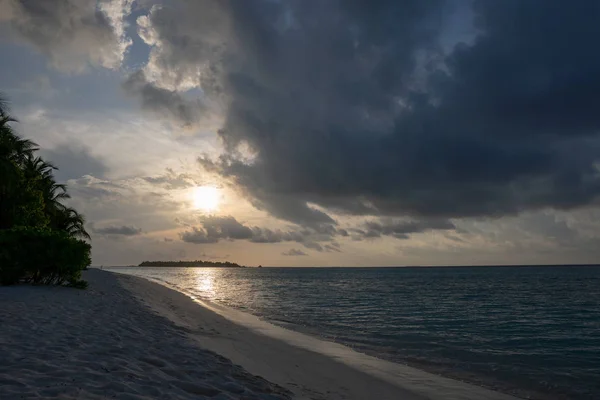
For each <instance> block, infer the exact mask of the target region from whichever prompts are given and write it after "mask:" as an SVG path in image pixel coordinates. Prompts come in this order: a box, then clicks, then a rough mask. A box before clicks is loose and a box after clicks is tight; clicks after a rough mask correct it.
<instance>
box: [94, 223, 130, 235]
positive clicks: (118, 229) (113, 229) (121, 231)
mask: <svg viewBox="0 0 600 400" xmlns="http://www.w3.org/2000/svg"><path fill="white" fill-rule="evenodd" d="M92 232H94V233H96V234H99V235H120V236H136V235H139V234H141V233H142V230H141V229H140V228H136V227H135V226H127V225H122V226H117V225H110V226H106V227H104V228H96V227H92Z"/></svg>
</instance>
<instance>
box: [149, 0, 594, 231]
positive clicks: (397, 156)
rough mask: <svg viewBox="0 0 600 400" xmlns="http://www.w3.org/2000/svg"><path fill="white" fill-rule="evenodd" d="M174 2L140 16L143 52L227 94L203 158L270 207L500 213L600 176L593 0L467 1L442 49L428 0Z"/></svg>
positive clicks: (427, 215) (589, 188) (589, 185)
mask: <svg viewBox="0 0 600 400" xmlns="http://www.w3.org/2000/svg"><path fill="white" fill-rule="evenodd" d="M178 4H179V6H180V7H179V8H176V7H173V8H169V9H168V10H166V9H165V10H164V11H163V10H162V9H160V10H159V9H156V10H155V11H154V12H153V13H152V15H150V16H149V17H148V20H147V21H146V22H148V23H147V24H146V29H147V30H149V31H152V33H153V34H154V35H156V36H158V37H159V40H158V39H157V40H156V42H157V43H160V44H157V45H155V46H154V48H153V50H152V51H153V52H154V56H155V57H154V61H152V59H151V62H150V64H149V67H148V68H149V70H153V71H159V72H157V74H156V76H157V77H160V76H163V77H168V76H170V75H169V72H172V74H173V76H176V77H177V79H176V80H175V81H172V80H171V81H169V80H168V79H167V78H164V80H165V82H166V83H165V84H169V85H171V86H176V83H177V82H182V81H185V80H186V79H187V80H194V79H196V80H197V81H198V82H199V84H202V85H203V86H202V88H203V90H205V93H206V94H207V95H208V96H213V98H216V99H218V100H219V101H220V102H221V103H222V104H223V107H224V109H225V111H226V121H225V123H224V126H223V129H222V130H221V131H220V136H221V138H222V139H223V141H224V143H225V144H226V148H227V150H228V152H227V153H226V154H225V155H223V156H222V157H220V158H219V159H217V160H210V159H207V158H201V159H200V163H201V165H202V166H203V167H204V168H206V169H208V170H210V171H212V172H215V173H218V174H220V175H221V176H223V177H225V178H227V179H229V180H230V181H232V182H233V183H235V184H237V185H238V186H240V187H241V188H242V189H243V190H244V192H245V193H246V194H247V196H248V197H249V198H250V199H251V201H253V203H254V204H255V205H256V206H257V207H259V208H261V209H264V210H266V211H268V212H269V213H271V214H272V215H274V216H276V217H278V218H281V219H285V220H289V221H292V222H295V223H298V224H301V225H304V226H317V227H319V226H323V225H334V224H335V222H334V221H333V220H332V219H331V217H330V216H329V215H328V214H327V212H326V211H325V212H324V211H321V210H317V209H316V208H314V207H313V206H311V204H315V205H318V206H321V207H323V208H325V209H329V210H334V211H336V212H338V213H347V214H353V215H379V216H389V217H394V216H414V217H417V218H424V219H437V220H444V219H445V218H453V217H465V216H500V215H505V214H512V213H516V212H520V211H523V210H528V209H538V208H544V207H553V208H563V209H566V208H573V207H578V206H582V205H586V204H589V203H591V202H593V201H594V199H596V197H597V195H598V193H599V192H600V179H599V170H598V167H597V164H596V162H597V161H598V159H599V155H600V146H599V139H598V133H600V74H599V73H598V71H600V54H599V53H598V52H595V51H594V50H593V49H594V48H595V47H596V44H597V40H598V39H599V38H600V24H598V23H597V21H598V20H600V3H598V2H597V1H595V0H588V1H584V0H582V1H575V2H564V1H562V0H505V1H493V0H487V1H475V2H474V3H473V4H474V6H473V12H474V14H475V21H476V28H477V30H478V32H479V34H478V36H477V37H476V38H474V40H473V41H472V43H470V44H468V45H467V44H459V45H457V46H456V47H454V48H453V49H452V50H451V51H450V52H449V53H444V51H443V50H442V49H441V48H440V46H439V43H440V35H442V34H443V33H444V32H443V30H442V27H443V26H444V21H445V14H444V13H445V12H446V10H447V9H448V8H447V7H445V5H446V4H448V2H446V1H442V0H439V1H422V0H418V1H417V0H411V1H402V2H398V1H391V0H390V1H384V0H382V1H358V0H355V1H323V2H306V1H287V2H272V1H256V2H243V1H239V2H238V1H233V2H230V3H221V2H219V3H218V6H216V5H215V4H217V3H215V2H213V1H194V2H192V1H183V0H181V1H180V2H178ZM204 9H207V10H208V9H210V10H211V13H213V14H214V15H213V18H212V19H211V20H210V21H209V20H207V21H205V22H206V23H205V24H201V25H202V26H201V27H198V26H197V25H198V24H196V25H195V22H194V19H193V18H192V16H193V13H194V12H196V13H201V11H202V10H204ZM186 14H187V15H186ZM176 16H179V17H181V18H180V19H175V17H176ZM203 18H204V17H203ZM211 21H212V22H211ZM175 22H177V23H175ZM465 24H467V21H465ZM207 30H210V34H206V32H207ZM184 39H186V40H184ZM156 60H159V61H160V62H158V61H156ZM194 65H195V66H196V67H197V69H195V70H194V69H193V68H192V66H194ZM198 68H203V69H202V73H201V74H199V76H202V78H198V76H197V75H193V74H190V73H189V71H192V70H194V71H198ZM174 82H175V83H174ZM239 145H248V146H249V148H250V149H251V150H252V151H253V154H255V157H254V159H253V161H252V162H251V163H248V162H247V161H245V160H242V159H241V158H240V157H239V155H238V153H237V152H236V149H237V147H238V146H239ZM396 228H397V227H396ZM360 229H361V230H362V233H360V235H363V236H365V237H377V236H378V235H384V234H390V235H392V236H396V237H400V238H403V237H405V235H407V234H408V233H405V232H404V231H403V230H402V229H399V230H395V228H393V227H389V226H383V225H381V226H380V225H378V226H375V225H374V226H371V227H365V228H364V229H363V228H360ZM431 229H449V228H448V226H447V225H442V226H441V228H436V227H432V228H431ZM342 231H343V230H338V232H339V233H340V234H342ZM357 232H358V231H356V230H355V232H354V233H357ZM386 232H387V233H386ZM346 233H348V232H346Z"/></svg>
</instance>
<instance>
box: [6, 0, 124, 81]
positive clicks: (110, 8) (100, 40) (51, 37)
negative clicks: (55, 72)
mask: <svg viewBox="0 0 600 400" xmlns="http://www.w3.org/2000/svg"><path fill="white" fill-rule="evenodd" d="M132 3H133V0H99V1H96V0H53V1H47V0H28V1H18V0H0V11H1V14H3V15H5V16H6V17H4V18H3V19H5V20H7V21H8V22H9V23H10V26H11V27H12V28H13V30H14V31H15V32H16V33H17V34H18V36H19V37H20V38H22V39H23V40H25V41H26V42H28V43H30V44H31V45H32V46H33V47H35V48H36V49H37V50H38V51H40V52H41V53H43V54H44V55H45V56H47V57H48V59H49V60H50V63H51V64H52V65H53V66H54V67H56V68H59V69H62V70H66V71H77V72H79V71H82V70H83V69H85V68H86V66H88V65H92V66H101V67H105V68H112V69H115V68H118V67H120V65H121V63H122V61H123V58H124V54H125V51H126V50H127V48H128V47H129V46H130V45H131V39H129V38H127V37H126V36H125V22H124V19H125V17H126V16H127V15H128V14H129V13H130V12H131V5H132Z"/></svg>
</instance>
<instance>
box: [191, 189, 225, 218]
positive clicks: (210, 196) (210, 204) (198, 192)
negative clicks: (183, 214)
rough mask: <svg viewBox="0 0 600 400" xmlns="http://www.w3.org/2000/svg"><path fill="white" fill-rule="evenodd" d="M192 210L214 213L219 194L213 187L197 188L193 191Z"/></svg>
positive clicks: (219, 197)
mask: <svg viewBox="0 0 600 400" xmlns="http://www.w3.org/2000/svg"><path fill="white" fill-rule="evenodd" d="M192 195H193V199H194V208H197V209H199V210H202V211H205V212H211V211H215V210H216V209H217V208H218V207H219V202H220V201H221V193H219V189H217V188H216V187H214V186H198V187H196V188H194V191H193V194H192Z"/></svg>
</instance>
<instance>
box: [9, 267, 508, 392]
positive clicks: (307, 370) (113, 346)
mask: <svg viewBox="0 0 600 400" xmlns="http://www.w3.org/2000/svg"><path fill="white" fill-rule="evenodd" d="M84 279H86V280H88V282H89V288H88V289H87V290H77V289H71V288H65V287H41V286H38V287H32V286H14V287H1V288H0V303H2V305H3V307H0V323H1V324H2V327H3V329H2V330H1V331H0V346H1V348H2V350H3V358H2V360H0V398H2V399H17V398H47V399H51V398H57V397H60V398H64V399H76V398H86V399H105V398H119V399H129V400H136V399H137V400H145V399H162V398H171V399H197V398H215V399H240V398H243V399H248V400H250V399H252V400H276V399H283V400H285V399H292V398H293V399H301V400H329V399H331V400H342V399H344V400H361V399H375V398H376V399H382V400H385V399H403V400H424V399H431V400H435V399H449V400H452V399H455V400H459V399H460V400H470V399H473V400H475V399H478V400H479V399H488V400H511V399H512V400H514V399H516V398H515V397H512V396H509V395H505V394H502V393H500V392H494V391H491V390H488V389H485V388H481V387H478V386H473V385H470V384H467V383H463V382H460V381H455V380H452V379H449V378H443V377H440V376H437V375H433V374H430V373H427V372H423V371H420V370H418V369H415V368H411V367H407V366H404V365H400V364H394V363H391V362H387V361H382V360H379V359H376V358H374V357H371V356H367V355H363V354H361V353H357V352H354V351H353V350H351V349H349V348H347V347H345V346H342V345H340V344H336V343H332V342H325V341H322V340H319V339H318V338H315V337H311V336H308V335H304V334H301V333H297V332H293V331H289V330H287V329H284V328H281V327H277V326H274V325H271V324H269V323H267V322H264V321H262V320H260V319H258V318H257V317H254V316H252V315H249V314H245V313H242V312H236V311H235V310H230V309H227V308H225V307H219V306H218V305H216V304H208V303H206V302H204V303H202V302H199V301H195V300H193V299H191V298H190V297H189V296H187V295H186V294H184V293H182V292H180V291H177V290H174V289H171V288H169V287H167V286H165V285H162V284H159V283H156V282H153V281H151V280H148V279H144V278H141V277H134V276H131V275H125V274H119V273H114V272H109V271H100V270H94V269H92V270H89V271H85V273H84ZM236 313H237V314H236Z"/></svg>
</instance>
